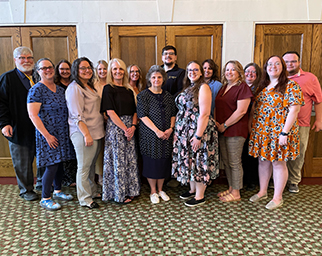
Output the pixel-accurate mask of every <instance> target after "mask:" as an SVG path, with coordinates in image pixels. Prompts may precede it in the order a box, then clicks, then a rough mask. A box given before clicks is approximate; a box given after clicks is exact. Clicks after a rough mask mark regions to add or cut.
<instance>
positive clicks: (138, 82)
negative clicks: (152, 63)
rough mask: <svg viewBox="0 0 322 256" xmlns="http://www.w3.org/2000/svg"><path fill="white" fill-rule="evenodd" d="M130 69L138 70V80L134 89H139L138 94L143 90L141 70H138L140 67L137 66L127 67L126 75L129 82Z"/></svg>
mask: <svg viewBox="0 0 322 256" xmlns="http://www.w3.org/2000/svg"><path fill="white" fill-rule="evenodd" d="M132 67H136V68H137V69H138V70H139V74H140V77H139V80H138V81H137V82H136V87H137V88H138V89H139V92H141V91H142V90H143V82H142V81H143V78H142V70H141V69H140V67H139V66H138V65H135V64H132V65H130V66H128V67H127V73H128V74H129V80H128V81H129V82H130V79H131V78H130V72H131V68H132Z"/></svg>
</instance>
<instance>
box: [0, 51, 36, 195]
mask: <svg viewBox="0 0 322 256" xmlns="http://www.w3.org/2000/svg"><path fill="white" fill-rule="evenodd" d="M13 58H14V62H15V64H16V68H15V69H13V70H10V71H8V72H6V73H4V74H2V75H1V76H0V128H1V131H2V134H3V135H4V136H5V137H6V138H7V139H8V141H9V149H10V154H11V158H12V163H13V167H14V169H15V172H16V178H17V182H18V186H19V189H20V196H21V197H22V198H24V199H25V200H27V201H33V200H37V199H38V195H37V194H36V193H35V192H34V190H33V184H34V175H33V169H32V163H33V160H34V156H35V127H34V125H33V124H32V122H31V120H30V118H29V116H28V112H27V95H28V91H29V89H30V88H31V86H33V85H34V83H33V80H32V71H33V68H34V58H33V52H32V51H31V50H30V49H29V48H28V47H24V46H22V47H17V48H16V49H15V50H14V51H13Z"/></svg>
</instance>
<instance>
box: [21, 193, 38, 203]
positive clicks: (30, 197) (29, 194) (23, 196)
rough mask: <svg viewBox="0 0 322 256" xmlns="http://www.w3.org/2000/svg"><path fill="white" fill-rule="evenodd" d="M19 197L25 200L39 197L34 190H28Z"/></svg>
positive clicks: (33, 199)
mask: <svg viewBox="0 0 322 256" xmlns="http://www.w3.org/2000/svg"><path fill="white" fill-rule="evenodd" d="M20 197H21V198H23V199H25V200H26V201H35V200H38V199H39V196H38V195H37V194H36V193H35V192H34V191H29V192H26V193H23V194H21V195H20Z"/></svg>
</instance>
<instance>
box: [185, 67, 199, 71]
mask: <svg viewBox="0 0 322 256" xmlns="http://www.w3.org/2000/svg"><path fill="white" fill-rule="evenodd" d="M187 71H188V72H198V71H199V68H194V69H187Z"/></svg>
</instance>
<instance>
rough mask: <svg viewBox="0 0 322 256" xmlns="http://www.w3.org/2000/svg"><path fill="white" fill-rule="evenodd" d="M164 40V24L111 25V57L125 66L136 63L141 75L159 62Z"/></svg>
mask: <svg viewBox="0 0 322 256" xmlns="http://www.w3.org/2000/svg"><path fill="white" fill-rule="evenodd" d="M164 42H165V28H164V26H111V27H110V47H111V48H110V51H111V54H110V55H111V59H112V58H120V59H122V60H123V61H124V62H125V64H126V65H127V66H129V65H131V64H136V65H138V66H139V67H140V68H141V70H142V73H143V74H142V76H143V78H144V77H145V74H146V73H147V71H148V70H149V68H150V67H151V66H152V65H155V64H161V62H160V61H161V50H162V48H163V47H164Z"/></svg>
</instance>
